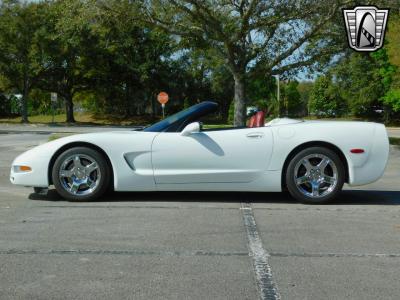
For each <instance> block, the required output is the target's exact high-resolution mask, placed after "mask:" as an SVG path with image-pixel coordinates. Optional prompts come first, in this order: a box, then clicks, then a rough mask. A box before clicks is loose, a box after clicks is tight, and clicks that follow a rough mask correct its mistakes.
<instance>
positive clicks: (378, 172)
mask: <svg viewBox="0 0 400 300" xmlns="http://www.w3.org/2000/svg"><path fill="white" fill-rule="evenodd" d="M353 155H359V154H353ZM366 155H368V156H367V159H366V160H365V163H364V164H362V165H359V166H354V165H352V164H351V160H350V161H349V185H350V186H357V185H365V184H369V183H372V182H375V181H377V180H378V179H379V178H381V177H382V175H383V173H384V172H385V168H386V165H387V162H388V158H389V138H388V136H387V132H386V128H385V126H383V125H382V124H376V127H375V130H374V134H373V139H372V142H371V147H370V149H369V151H368V152H367V153H366Z"/></svg>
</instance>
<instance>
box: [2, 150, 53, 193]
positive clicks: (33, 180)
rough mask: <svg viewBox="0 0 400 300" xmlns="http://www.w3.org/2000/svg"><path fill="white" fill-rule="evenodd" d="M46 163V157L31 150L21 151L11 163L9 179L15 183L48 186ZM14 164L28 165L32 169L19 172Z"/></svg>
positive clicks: (47, 159) (47, 163)
mask: <svg viewBox="0 0 400 300" xmlns="http://www.w3.org/2000/svg"><path fill="white" fill-rule="evenodd" d="M48 165H49V158H48V157H44V156H37V155H35V154H34V153H33V152H31V151H27V152H25V153H22V154H21V155H20V156H18V157H17V158H16V159H15V160H14V161H13V163H12V165H11V171H10V181H11V183H13V184H16V185H23V186H33V187H48V186H49V178H48ZM16 166H29V167H31V169H32V170H31V171H29V172H21V171H18V168H17V167H16Z"/></svg>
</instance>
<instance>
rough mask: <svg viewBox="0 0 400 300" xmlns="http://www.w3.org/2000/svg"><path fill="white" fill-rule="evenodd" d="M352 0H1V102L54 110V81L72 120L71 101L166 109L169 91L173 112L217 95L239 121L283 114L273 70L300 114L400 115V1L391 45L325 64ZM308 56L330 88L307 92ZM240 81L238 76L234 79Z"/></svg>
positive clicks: (98, 109)
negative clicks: (249, 111)
mask: <svg viewBox="0 0 400 300" xmlns="http://www.w3.org/2000/svg"><path fill="white" fill-rule="evenodd" d="M344 1H345V0H343V1H342V0H333V1H319V2H318V1H317V2H315V1H303V2H302V4H301V6H300V5H298V1H283V0H278V1H274V2H273V4H271V3H272V2H269V1H261V0H255V1H242V2H241V5H238V4H237V3H236V2H235V1H228V2H227V1H223V0H216V1H200V0H193V1H185V0H176V1H169V0H150V1H136V0H135V1H129V0H122V1H121V0H109V1H97V0H56V1H22V0H3V1H0V94H3V95H7V97H1V100H0V113H3V114H4V113H6V112H7V113H13V112H18V113H22V114H23V115H24V118H23V119H24V120H26V119H27V114H28V112H29V114H31V115H34V114H51V113H52V110H53V107H52V105H51V103H50V92H57V93H58V96H59V99H60V101H59V103H58V104H57V106H56V112H61V110H63V109H64V106H65V109H66V110H67V111H68V112H69V113H68V114H66V115H67V119H68V121H73V120H74V117H73V111H74V105H75V106H76V107H79V108H80V109H84V110H87V111H90V112H94V113H98V114H106V115H109V114H114V115H118V116H121V117H126V118H129V117H130V116H136V115H143V114H148V115H151V118H152V119H154V118H155V116H156V115H159V114H160V108H159V104H158V102H157V101H156V95H157V94H158V93H159V92H160V91H166V92H168V94H169V95H170V101H169V103H168V104H167V112H168V113H172V112H174V111H177V110H180V109H181V108H182V107H187V106H189V105H193V104H195V103H197V102H198V101H203V100H214V101H217V102H218V103H219V104H220V111H219V112H218V114H217V116H216V117H217V118H218V120H219V121H226V120H227V119H229V121H230V122H234V119H235V123H236V124H239V123H243V122H242V121H243V118H242V117H243V116H241V114H242V112H243V111H244V109H242V108H243V106H245V105H255V106H258V107H259V108H260V109H266V110H268V111H270V112H273V113H274V114H275V115H277V114H278V105H277V104H278V103H277V101H276V98H277V95H276V80H275V79H274V78H273V77H272V74H280V75H282V76H281V78H283V81H281V104H280V109H281V112H280V113H281V114H287V115H289V116H294V117H296V116H303V115H305V114H306V113H307V107H308V104H309V103H308V102H309V101H310V107H312V109H313V112H314V113H315V114H317V115H321V116H325V115H331V116H333V115H340V114H342V113H344V109H345V107H346V105H345V104H346V103H347V104H348V107H349V108H350V110H351V113H352V114H355V115H357V116H361V117H368V118H369V117H371V116H373V117H376V115H374V114H376V113H375V111H376V110H380V109H383V110H384V111H385V116H386V119H389V118H396V117H397V118H398V117H399V106H400V104H399V101H400V100H399V90H400V72H399V66H400V63H399V62H400V60H399V54H398V53H399V52H398V44H399V43H398V42H399V36H400V35H399V32H400V31H399V28H400V27H399V26H400V25H399V24H400V18H399V15H398V13H396V10H392V11H391V16H390V19H389V31H388V33H387V39H386V41H385V48H384V49H382V50H380V51H377V52H376V53H373V54H365V53H364V54H360V53H355V52H349V53H351V54H349V55H347V56H335V59H337V58H340V57H341V59H339V62H338V64H337V66H336V67H335V68H334V69H332V68H329V69H326V68H325V67H327V66H330V59H331V58H332V55H336V54H338V53H343V49H345V48H347V42H346V40H345V37H344V35H343V24H342V22H343V20H342V14H341V11H340V8H341V6H342V4H343V3H344ZM385 3H388V2H387V1H385V0H382V1H381V2H380V3H379V6H380V7H384V6H386V5H385ZM269 4H271V5H270V6H268V5H269ZM346 5H347V4H346ZM267 6H268V7H269V9H266V7H267ZM392 6H393V7H394V6H395V5H394V4H393V5H392ZM392 6H391V7H392ZM256 36H257V37H256ZM255 37H256V38H255ZM267 41H269V42H268V43H267ZM305 67H306V68H310V70H318V71H320V72H321V73H322V74H327V72H330V73H331V74H332V76H331V77H330V76H329V75H328V76H326V77H327V78H329V80H328V79H326V80H328V81H329V82H328V83H327V86H326V89H325V90H324V89H323V88H318V86H316V87H314V89H313V93H312V96H311V92H310V91H311V89H312V86H313V84H312V83H302V82H300V83H297V82H296V81H295V80H293V76H294V75H295V74H296V72H298V71H299V70H302V68H305ZM235 81H236V83H241V85H236V86H239V87H240V88H237V89H236V90H235V89H234V84H235ZM321 81H323V80H322V79H321ZM285 82H286V83H285ZM318 85H323V84H322V83H321V82H320V83H318ZM235 91H236V92H237V95H236V97H235V99H237V100H236V102H237V103H236V105H234V104H233V99H234V92H235ZM16 94H19V95H23V97H22V99H18V98H17V97H15V96H12V95H16ZM9 95H11V96H10V97H9ZM238 95H239V96H240V97H238ZM311 98H312V99H311ZM310 99H311V100H310ZM325 102H326V103H325ZM345 102H346V103H345ZM21 104H22V105H21ZM235 109H236V110H237V111H238V112H239V113H238V112H236V113H235V112H234V110H235ZM149 118H150V117H149ZM239 121H240V122H239Z"/></svg>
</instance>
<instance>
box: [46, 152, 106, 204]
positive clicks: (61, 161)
mask: <svg viewBox="0 0 400 300" xmlns="http://www.w3.org/2000/svg"><path fill="white" fill-rule="evenodd" d="M110 174H111V172H110V169H109V166H108V164H107V161H106V160H105V158H104V156H103V155H102V154H101V153H99V152H98V151H96V150H93V149H91V148H87V147H74V148H71V149H68V150H66V151H65V152H63V153H62V154H61V155H60V156H59V157H58V158H57V159H56V161H55V163H54V166H53V170H52V179H53V184H54V186H55V188H56V190H57V192H58V193H59V194H60V195H61V196H62V197H63V198H65V199H68V200H73V201H90V200H94V199H96V198H98V197H100V196H101V195H102V194H104V192H105V191H106V190H107V188H108V185H109V183H110Z"/></svg>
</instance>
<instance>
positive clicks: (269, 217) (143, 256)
mask: <svg viewBox="0 0 400 300" xmlns="http://www.w3.org/2000/svg"><path fill="white" fill-rule="evenodd" d="M47 139H48V135H45V134H0V299H67V298H73V299H260V298H261V297H262V295H264V299H273V297H274V296H280V297H281V298H282V299H398V296H399V294H400V286H399V284H398V278H399V277H400V250H399V246H400V209H399V208H400V206H399V205H400V192H399V183H400V151H399V150H397V149H396V148H394V147H392V148H391V154H390V162H389V165H388V168H387V170H386V172H385V175H384V177H383V178H382V179H381V180H379V181H378V182H376V183H374V184H371V185H368V186H365V187H362V188H360V189H350V190H349V189H347V190H346V191H344V192H343V193H342V194H341V196H340V197H339V199H338V200H337V201H336V202H335V203H333V204H330V205H324V206H322V205H313V206H311V205H302V204H298V203H296V202H295V201H293V200H292V199H291V198H290V197H289V196H287V195H286V194H280V193H186V192H185V193H114V194H111V195H108V196H106V197H104V198H102V199H100V200H99V201H97V202H88V203H73V202H68V201H64V200H62V199H60V198H59V197H58V196H57V194H56V193H55V192H54V191H50V192H49V195H48V196H38V195H35V194H32V191H31V189H28V188H24V187H15V186H12V185H11V184H10V183H9V181H8V175H9V166H10V163H11V161H12V159H13V158H14V157H15V156H16V155H17V154H18V153H20V152H22V151H24V150H26V149H27V148H29V147H32V146H34V145H36V144H38V143H41V142H45V141H46V140H47Z"/></svg>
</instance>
